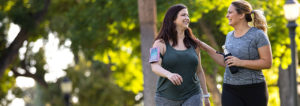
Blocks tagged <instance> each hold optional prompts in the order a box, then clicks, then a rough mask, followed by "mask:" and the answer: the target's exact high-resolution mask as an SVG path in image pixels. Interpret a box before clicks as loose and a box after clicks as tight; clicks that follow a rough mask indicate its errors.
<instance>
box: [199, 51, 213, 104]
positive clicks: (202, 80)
mask: <svg viewBox="0 0 300 106" xmlns="http://www.w3.org/2000/svg"><path fill="white" fill-rule="evenodd" d="M196 51H197V54H198V60H199V63H198V67H197V76H198V78H199V80H200V85H201V88H202V90H203V94H204V95H208V91H207V86H206V78H205V74H204V71H203V68H202V65H201V56H200V50H199V49H196ZM204 99H205V106H209V105H210V103H209V98H204Z"/></svg>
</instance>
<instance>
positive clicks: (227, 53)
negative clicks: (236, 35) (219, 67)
mask: <svg viewBox="0 0 300 106" xmlns="http://www.w3.org/2000/svg"><path fill="white" fill-rule="evenodd" d="M222 48H223V50H224V61H226V60H227V59H225V58H226V57H227V56H232V54H231V53H230V52H228V50H227V49H226V47H225V45H223V46H222ZM229 70H230V72H231V74H235V73H237V72H238V71H239V68H238V67H237V66H231V67H229Z"/></svg>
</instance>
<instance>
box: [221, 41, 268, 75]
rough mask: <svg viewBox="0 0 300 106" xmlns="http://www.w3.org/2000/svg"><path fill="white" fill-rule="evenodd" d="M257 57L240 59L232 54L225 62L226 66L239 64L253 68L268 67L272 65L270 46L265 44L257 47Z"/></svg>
mask: <svg viewBox="0 0 300 106" xmlns="http://www.w3.org/2000/svg"><path fill="white" fill-rule="evenodd" d="M258 53H259V57H260V58H259V59H257V60H240V59H238V58H236V57H234V56H228V57H227V59H228V60H227V61H226V62H225V63H226V64H228V66H239V67H245V68H249V69H254V70H261V69H268V68H271V66H272V51H271V46H270V45H266V46H262V47H260V48H258Z"/></svg>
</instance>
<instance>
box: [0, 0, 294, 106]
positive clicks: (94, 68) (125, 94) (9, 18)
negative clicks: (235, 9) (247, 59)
mask: <svg viewBox="0 0 300 106" xmlns="http://www.w3.org/2000/svg"><path fill="white" fill-rule="evenodd" d="M232 1H233V0H172V1H167V0H0V36H1V37H0V105H1V106H70V105H72V106H144V105H145V106H154V104H153V103H154V101H153V97H152V96H153V95H154V93H153V92H154V91H155V84H156V78H157V76H156V75H154V74H153V72H151V69H150V65H149V63H147V60H148V55H149V54H148V53H149V51H148V50H149V48H150V47H151V45H152V43H153V38H154V36H155V35H156V34H157V32H158V31H159V29H160V27H161V23H162V21H163V18H164V14H165V12H166V11H167V9H168V8H169V7H170V6H172V5H174V4H178V3H182V4H185V5H186V6H187V7H188V11H189V14H190V20H191V24H190V27H191V28H192V29H193V33H194V34H195V35H196V37H197V38H199V39H200V40H202V41H204V42H206V43H207V44H209V45H211V46H212V47H214V48H215V49H216V50H218V51H222V49H221V46H222V45H223V44H224V42H225V37H226V34H227V33H228V32H229V31H232V30H233V28H232V27H231V26H229V25H228V20H227V19H226V17H225V16H226V13H227V8H228V7H229V5H230V3H231V2H232ZM247 1H248V2H250V3H251V4H252V6H253V8H254V9H259V10H262V11H263V12H264V14H265V16H266V19H267V22H268V25H269V26H268V27H269V28H268V36H269V39H270V42H271V45H272V52H273V66H272V68H271V69H268V70H263V73H264V75H265V77H266V81H267V86H268V91H269V106H296V105H290V104H293V103H294V104H295V100H297V97H298V96H299V94H300V85H299V82H300V77H298V76H299V74H300V72H299V71H298V70H299V69H300V68H297V67H299V62H297V61H298V60H299V59H300V57H299V56H297V55H299V53H300V52H297V51H299V50H300V47H299V46H296V47H295V50H296V51H295V52H292V50H293V48H294V46H292V44H291V41H292V40H293V39H295V40H296V45H300V42H299V40H300V37H299V36H298V35H299V34H300V29H299V28H298V27H297V28H296V37H295V38H292V39H291V37H290V36H289V29H288V27H287V24H288V20H287V19H286V18H285V16H284V15H285V12H284V8H283V7H284V5H285V0H247ZM297 6H298V5H297ZM292 11H296V12H298V13H297V14H299V7H298V10H292ZM289 21H291V20H289ZM292 21H294V20H292ZM295 22H296V23H299V22H300V20H299V19H298V18H296V19H295ZM291 48H292V49H291ZM292 53H296V57H295V58H292ZM201 55H202V65H203V68H204V70H205V74H206V80H207V86H208V89H209V92H210V93H211V95H212V97H211V98H210V99H211V103H212V106H220V105H221V104H220V102H221V101H220V96H221V91H222V81H223V73H224V70H225V69H224V68H222V67H220V66H219V65H217V64H216V63H215V62H214V61H213V60H212V59H211V58H210V57H209V56H208V54H207V53H206V52H204V51H202V52H201ZM292 59H294V63H295V65H293V64H292V63H293V61H292ZM293 67H296V68H293ZM293 76H296V77H293ZM297 85H298V86H299V88H298V91H295V92H294V91H293V90H291V89H292V88H296V87H298V86H297ZM294 90H295V89H294ZM291 95H295V96H291ZM298 98H299V97H298ZM292 100H294V101H292ZM292 102H293V103H292ZM296 102H297V101H296ZM298 102H299V103H298V106H300V100H298Z"/></svg>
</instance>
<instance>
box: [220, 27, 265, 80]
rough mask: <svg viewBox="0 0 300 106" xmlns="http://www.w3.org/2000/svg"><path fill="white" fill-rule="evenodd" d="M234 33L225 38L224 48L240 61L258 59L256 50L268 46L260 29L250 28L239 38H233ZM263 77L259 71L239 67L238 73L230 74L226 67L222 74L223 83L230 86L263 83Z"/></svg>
mask: <svg viewBox="0 0 300 106" xmlns="http://www.w3.org/2000/svg"><path fill="white" fill-rule="evenodd" d="M233 32H234V31H231V32H229V33H228V34H227V36H226V41H225V47H226V49H227V50H228V51H229V52H230V53H231V54H232V55H233V56H235V57H237V58H239V59H241V60H256V59H259V53H258V48H260V47H262V46H265V45H270V41H269V39H268V37H267V35H266V34H265V33H264V32H263V31H262V30H260V29H257V28H255V27H252V28H250V29H249V31H248V32H247V33H246V34H245V35H243V36H241V37H239V38H236V37H234V34H233ZM264 81H265V77H264V75H263V73H262V71H261V70H252V69H247V68H243V67H239V72H238V73H235V74H231V72H230V70H229V68H228V67H226V69H225V73H224V83H226V84H231V85H247V84H256V83H260V82H264Z"/></svg>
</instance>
